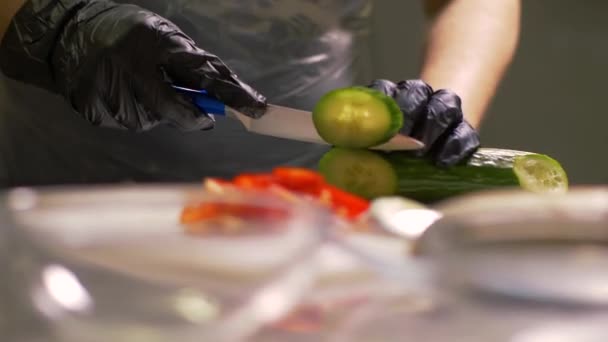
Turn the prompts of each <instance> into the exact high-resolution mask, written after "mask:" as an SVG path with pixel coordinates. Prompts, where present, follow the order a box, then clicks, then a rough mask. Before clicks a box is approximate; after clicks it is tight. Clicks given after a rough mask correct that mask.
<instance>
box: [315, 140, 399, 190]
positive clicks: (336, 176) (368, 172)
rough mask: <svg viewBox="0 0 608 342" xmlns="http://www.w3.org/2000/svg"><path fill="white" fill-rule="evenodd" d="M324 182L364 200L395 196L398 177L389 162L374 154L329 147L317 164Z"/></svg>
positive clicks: (365, 151)
mask: <svg viewBox="0 0 608 342" xmlns="http://www.w3.org/2000/svg"><path fill="white" fill-rule="evenodd" d="M319 172H321V174H322V175H323V176H324V177H325V180H326V181H327V182H328V183H330V184H332V185H334V186H336V187H338V188H341V189H343V190H345V191H348V192H351V193H353V194H356V195H359V196H361V197H364V198H367V199H373V198H377V197H381V196H390V195H394V194H396V193H397V190H398V178H397V174H396V172H395V170H394V169H393V167H392V166H391V164H390V163H389V162H387V161H386V160H384V159H383V158H382V157H381V156H379V155H377V154H376V153H374V152H370V151H367V150H355V149H347V148H339V147H336V148H333V149H331V150H330V151H329V152H327V153H326V154H325V155H324V156H323V157H322V158H321V160H320V161H319Z"/></svg>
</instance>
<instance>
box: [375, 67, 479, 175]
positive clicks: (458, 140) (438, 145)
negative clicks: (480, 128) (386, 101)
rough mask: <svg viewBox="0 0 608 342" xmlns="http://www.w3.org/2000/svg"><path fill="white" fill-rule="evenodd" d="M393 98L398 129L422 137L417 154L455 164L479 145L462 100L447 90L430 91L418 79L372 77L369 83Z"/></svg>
mask: <svg viewBox="0 0 608 342" xmlns="http://www.w3.org/2000/svg"><path fill="white" fill-rule="evenodd" d="M369 87H370V88H372V89H376V90H378V91H381V92H382V93H384V94H386V95H388V96H391V97H392V98H394V99H395V101H396V102H397V104H398V105H399V107H400V108H401V112H403V117H404V120H403V127H402V129H401V131H400V133H402V134H404V135H407V136H411V137H413V138H416V139H418V140H420V141H422V142H423V143H424V144H425V148H424V149H422V150H420V151H418V152H417V153H418V155H420V156H422V155H426V156H429V157H431V158H432V159H433V160H434V162H435V163H436V164H437V165H440V166H451V165H454V164H457V163H459V162H461V161H463V160H464V159H466V158H467V157H469V156H470V155H471V154H473V153H474V152H475V151H476V150H477V148H478V147H479V146H480V142H479V135H478V134H477V131H476V130H475V129H474V128H473V127H472V126H471V125H470V124H469V123H468V122H466V121H465V120H464V118H463V114H462V108H461V100H460V97H458V95H456V94H455V93H453V92H451V91H449V90H444V89H441V90H437V91H433V89H432V88H431V86H429V85H428V84H426V83H425V82H423V81H421V80H408V81H401V82H398V83H397V84H395V83H393V82H391V81H388V80H382V79H380V80H375V81H373V82H372V84H371V85H370V86H369Z"/></svg>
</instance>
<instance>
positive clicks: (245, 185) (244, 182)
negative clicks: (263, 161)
mask: <svg viewBox="0 0 608 342" xmlns="http://www.w3.org/2000/svg"><path fill="white" fill-rule="evenodd" d="M232 183H233V184H234V185H235V186H237V187H239V188H241V189H254V190H260V189H267V188H269V187H270V186H271V185H272V184H273V183H274V179H273V177H272V175H268V174H261V173H260V174H254V173H244V174H241V175H238V176H236V177H234V179H233V180H232Z"/></svg>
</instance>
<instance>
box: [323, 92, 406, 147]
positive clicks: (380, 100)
mask: <svg viewBox="0 0 608 342" xmlns="http://www.w3.org/2000/svg"><path fill="white" fill-rule="evenodd" d="M313 122H314V125H315V128H316V130H317V132H318V133H319V135H320V136H321V138H323V140H325V141H326V142H327V143H329V144H331V145H334V146H338V147H346V148H369V147H373V146H377V145H380V144H383V143H385V142H387V141H389V140H390V139H391V138H392V137H393V136H395V135H396V134H397V132H399V129H400V128H401V126H402V125H403V114H402V113H401V110H400V109H399V106H398V105H397V103H396V102H395V100H393V99H392V98H391V97H389V96H386V95H384V94H383V93H381V92H379V91H377V90H373V89H369V88H365V87H349V88H340V89H336V90H333V91H331V92H329V93H327V94H325V95H324V96H323V97H322V98H321V99H320V100H319V102H318V103H317V105H316V106H315V108H314V110H313Z"/></svg>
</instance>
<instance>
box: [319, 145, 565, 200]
mask: <svg viewBox="0 0 608 342" xmlns="http://www.w3.org/2000/svg"><path fill="white" fill-rule="evenodd" d="M319 171H320V172H321V173H322V174H323V175H324V177H325V178H326V180H327V181H328V182H329V183H332V184H334V185H335V186H337V187H340V188H342V189H344V190H346V191H349V192H353V193H355V194H358V195H360V196H363V197H366V198H371V199H373V198H377V197H380V196H390V195H400V196H404V197H408V198H411V199H414V200H418V201H421V202H424V203H432V202H435V201H439V200H443V199H445V198H448V197H451V196H456V195H460V194H464V193H468V192H473V191H481V190H488V189H493V188H500V187H516V188H521V189H523V190H527V191H531V192H536V193H564V192H566V191H567V189H568V177H567V175H566V172H565V171H564V169H563V168H562V167H561V165H560V164H559V163H558V162H557V161H556V160H554V159H552V158H550V157H548V156H546V155H542V154H536V153H530V152H524V151H514V150H506V149H493V148H483V149H479V150H478V151H477V152H476V153H475V154H474V155H473V156H472V157H471V158H470V159H469V160H468V161H467V162H466V163H464V164H461V165H456V166H453V167H450V168H440V167H437V166H435V165H434V164H433V163H432V162H430V161H428V160H426V159H423V158H417V157H413V156H412V155H411V154H410V153H407V152H390V153H384V152H373V151H368V150H352V149H341V148H334V149H332V150H330V151H329V152H327V153H326V154H325V155H324V156H323V158H322V159H321V162H320V164H319Z"/></svg>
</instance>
